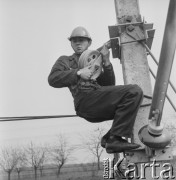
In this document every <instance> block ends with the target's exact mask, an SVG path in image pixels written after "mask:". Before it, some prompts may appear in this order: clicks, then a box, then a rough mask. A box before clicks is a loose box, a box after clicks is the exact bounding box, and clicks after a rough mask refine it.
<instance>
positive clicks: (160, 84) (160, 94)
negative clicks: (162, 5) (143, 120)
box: [149, 0, 176, 126]
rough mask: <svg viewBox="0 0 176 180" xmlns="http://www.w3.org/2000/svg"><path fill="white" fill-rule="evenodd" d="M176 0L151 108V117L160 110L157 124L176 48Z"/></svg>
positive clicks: (166, 35) (171, 1)
mask: <svg viewBox="0 0 176 180" xmlns="http://www.w3.org/2000/svg"><path fill="white" fill-rule="evenodd" d="M175 32H176V0H170V3H169V9H168V14H167V20H166V25H165V31H164V37H163V43H162V48H161V53H160V60H159V66H158V71H157V76H156V82H155V87H154V93H153V99H152V105H151V108H150V113H149V119H151V118H152V117H153V116H154V115H153V112H154V111H156V110H159V115H158V118H157V119H156V126H160V123H161V117H162V112H163V107H164V102H165V97H166V92H167V88H168V82H169V78H170V73H171V69H172V64H173V59H174V54H175V48H176V33H175Z"/></svg>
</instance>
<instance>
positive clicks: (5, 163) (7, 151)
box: [0, 147, 18, 180]
mask: <svg viewBox="0 0 176 180" xmlns="http://www.w3.org/2000/svg"><path fill="white" fill-rule="evenodd" d="M17 152H18V150H17V149H16V148H12V147H6V148H3V149H1V151H0V166H1V167H2V169H3V170H4V171H5V172H6V173H7V174H8V180H10V178H11V173H12V171H13V169H14V168H15V167H16V165H17V163H18V153H17Z"/></svg>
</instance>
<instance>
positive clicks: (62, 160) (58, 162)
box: [50, 134, 75, 177]
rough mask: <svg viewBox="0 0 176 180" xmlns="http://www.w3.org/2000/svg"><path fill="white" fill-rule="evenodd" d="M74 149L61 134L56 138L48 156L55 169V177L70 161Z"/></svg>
mask: <svg viewBox="0 0 176 180" xmlns="http://www.w3.org/2000/svg"><path fill="white" fill-rule="evenodd" d="M74 149H75V148H74V147H71V146H70V145H69V143H68V140H67V138H66V137H65V136H64V135H63V134H60V135H58V136H56V142H55V143H54V145H53V146H52V148H51V150H50V155H51V160H52V163H53V164H54V165H55V166H56V167H57V177H59V175H60V172H61V168H62V167H63V166H64V165H65V164H66V163H67V162H68V161H69V160H70V159H71V154H72V152H73V151H74Z"/></svg>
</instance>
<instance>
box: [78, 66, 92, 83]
mask: <svg viewBox="0 0 176 180" xmlns="http://www.w3.org/2000/svg"><path fill="white" fill-rule="evenodd" d="M90 68H91V66H87V67H85V68H83V69H80V70H79V71H80V77H81V78H82V79H84V80H88V79H90V78H91V76H92V71H91V70H90Z"/></svg>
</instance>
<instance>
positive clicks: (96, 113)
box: [77, 85, 143, 147]
mask: <svg viewBox="0 0 176 180" xmlns="http://www.w3.org/2000/svg"><path fill="white" fill-rule="evenodd" d="M142 97H143V93H142V91H141V89H140V88H139V87H138V86H137V85H125V86H109V87H102V88H101V89H100V90H96V91H92V92H90V93H88V95H87V96H85V97H84V99H83V100H82V101H81V103H80V106H79V108H78V111H77V114H78V115H79V116H81V117H83V118H85V119H87V120H88V121H90V122H101V121H105V120H110V119H114V121H113V123H112V128H111V129H110V131H109V132H108V133H107V134H106V135H104V136H103V138H102V140H103V141H102V146H103V147H104V146H105V142H106V141H107V139H108V136H110V135H111V136H116V137H117V136H124V137H131V134H132V129H133V125H134V122H135V118H136V114H137V111H138V108H139V106H140V103H141V101H142ZM123 142H124V141H123Z"/></svg>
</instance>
